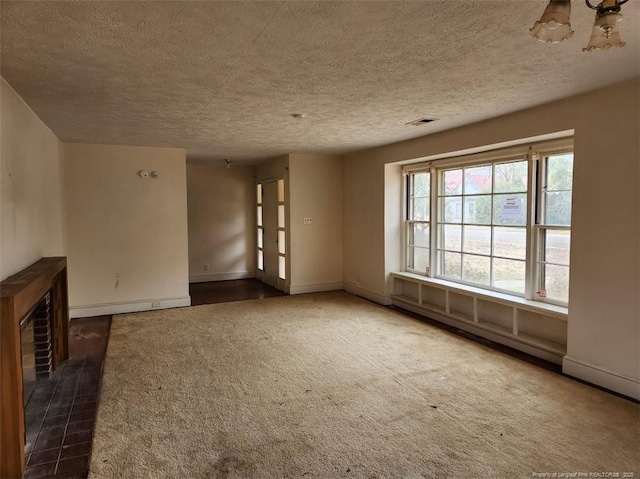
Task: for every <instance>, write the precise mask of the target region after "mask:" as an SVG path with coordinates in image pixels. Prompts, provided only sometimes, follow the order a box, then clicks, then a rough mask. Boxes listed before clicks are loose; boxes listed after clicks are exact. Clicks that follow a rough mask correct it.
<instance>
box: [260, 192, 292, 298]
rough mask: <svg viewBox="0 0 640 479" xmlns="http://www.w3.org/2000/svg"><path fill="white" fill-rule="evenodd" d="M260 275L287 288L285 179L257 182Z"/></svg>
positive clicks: (269, 282)
mask: <svg viewBox="0 0 640 479" xmlns="http://www.w3.org/2000/svg"><path fill="white" fill-rule="evenodd" d="M257 199H258V205H257V214H258V218H257V220H258V221H257V222H258V238H257V239H258V275H257V276H258V279H260V280H262V281H264V282H265V283H267V284H269V285H271V286H273V287H274V288H277V289H280V290H282V291H284V289H285V288H284V286H285V280H286V229H285V198H284V180H278V181H270V182H264V183H261V184H258V186H257Z"/></svg>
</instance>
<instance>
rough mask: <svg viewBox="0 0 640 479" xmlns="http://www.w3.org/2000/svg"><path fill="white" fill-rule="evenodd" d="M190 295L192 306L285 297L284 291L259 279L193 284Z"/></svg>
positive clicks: (190, 286)
mask: <svg viewBox="0 0 640 479" xmlns="http://www.w3.org/2000/svg"><path fill="white" fill-rule="evenodd" d="M189 294H190V295H191V305H192V306H198V305H200V304H213V303H229V302H232V301H244V300H247V299H262V298H271V297H274V296H285V293H283V292H282V291H279V290H277V289H275V288H273V287H271V286H269V285H268V284H266V283H263V282H262V281H258V280H257V279H236V280H230V281H212V282H208V283H191V284H190V285H189Z"/></svg>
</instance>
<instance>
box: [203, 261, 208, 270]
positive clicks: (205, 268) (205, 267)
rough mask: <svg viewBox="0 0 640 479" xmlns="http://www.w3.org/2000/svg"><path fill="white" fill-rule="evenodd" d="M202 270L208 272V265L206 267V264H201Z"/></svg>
mask: <svg viewBox="0 0 640 479" xmlns="http://www.w3.org/2000/svg"><path fill="white" fill-rule="evenodd" d="M202 269H203V270H205V271H209V265H208V264H206V263H205V264H203V265H202Z"/></svg>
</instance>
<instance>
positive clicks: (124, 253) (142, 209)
mask: <svg viewBox="0 0 640 479" xmlns="http://www.w3.org/2000/svg"><path fill="white" fill-rule="evenodd" d="M64 160H65V177H64V181H65V190H66V192H67V195H66V220H67V250H68V255H69V295H70V305H71V307H72V308H73V309H72V316H90V315H96V314H110V313H117V312H124V311H138V310H148V309H153V308H165V307H173V306H185V305H188V304H189V303H190V301H189V289H188V241H187V191H186V165H185V153H184V150H180V149H172V148H146V147H129V146H106V145H83V144H74V143H71V144H69V143H67V144H65V145H64ZM139 170H149V171H152V170H155V171H157V172H158V173H159V175H160V177H159V178H156V179H152V178H147V179H143V178H140V177H139V176H138V171H139Z"/></svg>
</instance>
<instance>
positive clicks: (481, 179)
mask: <svg viewBox="0 0 640 479" xmlns="http://www.w3.org/2000/svg"><path fill="white" fill-rule="evenodd" d="M477 193H491V165H485V166H476V167H473V168H465V169H464V194H465V195H473V194H477Z"/></svg>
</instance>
